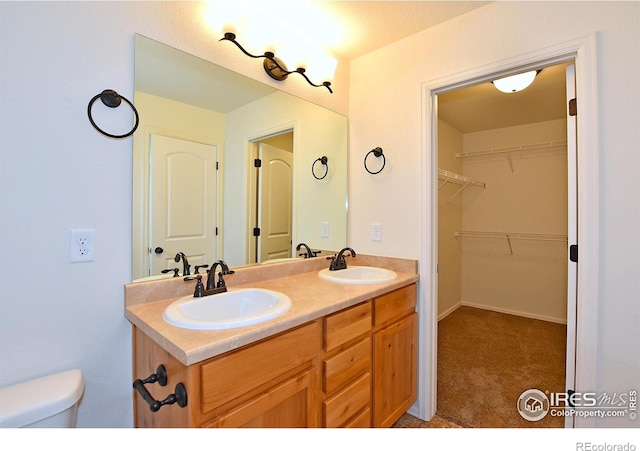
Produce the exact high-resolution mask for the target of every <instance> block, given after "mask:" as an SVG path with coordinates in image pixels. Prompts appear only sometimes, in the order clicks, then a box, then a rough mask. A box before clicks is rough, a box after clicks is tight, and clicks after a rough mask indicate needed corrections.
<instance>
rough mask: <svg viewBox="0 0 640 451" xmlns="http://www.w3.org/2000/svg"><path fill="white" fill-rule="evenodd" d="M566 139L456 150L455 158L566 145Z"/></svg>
mask: <svg viewBox="0 0 640 451" xmlns="http://www.w3.org/2000/svg"><path fill="white" fill-rule="evenodd" d="M566 145H567V141H549V142H543V143H537V144H525V145H522V146H512V147H498V148H495V149H486V150H478V151H472V152H456V158H467V157H479V156H483V155H497V154H502V153H511V152H521V151H524V150H538V149H551V148H553V147H562V146H564V147H566Z"/></svg>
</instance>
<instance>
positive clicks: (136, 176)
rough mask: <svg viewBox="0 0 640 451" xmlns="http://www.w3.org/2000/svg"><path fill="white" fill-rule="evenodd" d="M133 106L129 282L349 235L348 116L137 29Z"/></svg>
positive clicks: (341, 240)
mask: <svg viewBox="0 0 640 451" xmlns="http://www.w3.org/2000/svg"><path fill="white" fill-rule="evenodd" d="M134 104H135V105H136V108H137V109H138V112H139V114H140V125H139V127H138V130H137V132H136V133H135V134H134V137H133V256H132V260H133V264H132V268H133V274H132V280H134V281H135V280H138V279H142V278H148V277H156V276H159V275H160V271H161V270H162V269H169V268H176V267H177V268H180V274H182V262H174V258H173V257H174V256H175V254H176V253H177V252H183V253H185V254H186V255H188V256H189V263H190V264H191V267H192V268H191V272H192V273H193V272H194V267H195V265H201V264H211V263H212V262H213V261H214V260H215V259H224V260H225V261H226V262H227V263H228V264H229V265H230V266H240V265H247V264H255V263H261V262H265V261H267V260H268V261H270V262H272V261H282V259H286V258H291V257H293V256H296V255H297V254H298V253H297V252H296V251H295V247H296V244H297V243H299V242H304V243H306V244H308V245H309V246H310V247H311V248H312V249H323V250H329V251H332V250H339V249H341V248H342V247H344V246H345V245H346V235H347V118H346V117H345V116H343V115H341V114H338V113H336V112H333V111H330V110H328V109H326V108H323V107H320V106H318V105H315V104H313V103H311V102H308V101H305V100H302V99H300V98H298V97H295V96H293V95H291V94H288V93H285V92H283V91H280V90H278V89H277V88H274V87H272V86H269V85H266V84H264V83H260V82H258V81H256V80H253V79H250V78H248V77H245V76H243V75H240V74H238V73H235V72H233V71H231V70H228V69H226V68H223V67H221V66H218V65H216V64H214V63H211V62H209V61H205V60H203V59H201V58H197V57H195V56H193V55H190V54H188V53H186V52H183V51H181V50H178V49H176V48H173V47H170V46H167V45H165V44H162V43H160V42H158V41H155V40H152V39H149V38H147V37H145V36H142V35H136V38H135V93H134ZM272 148H275V149H276V151H273V149H272ZM321 157H326V162H327V165H328V166H327V167H326V168H325V167H323V166H321V165H322V163H318V162H316V160H318V159H319V158H321ZM256 159H261V161H262V163H261V164H257V163H256V162H255V160H256ZM314 164H315V168H314V169H315V171H316V172H318V171H322V174H324V173H325V170H326V171H327V175H326V177H324V178H322V179H318V178H316V177H314V175H313V174H314V173H313V172H312V168H313V167H314ZM256 166H260V167H259V168H257V167H256ZM278 212H280V213H278ZM258 228H259V229H260V232H259V236H257V237H256V236H254V235H256V234H258V232H257V229H258ZM268 238H274V239H273V240H271V242H272V244H271V245H268V244H266V243H268V242H269V240H268ZM274 243H275V244H274ZM278 243H279V244H278ZM269 246H271V247H269ZM201 272H203V270H201Z"/></svg>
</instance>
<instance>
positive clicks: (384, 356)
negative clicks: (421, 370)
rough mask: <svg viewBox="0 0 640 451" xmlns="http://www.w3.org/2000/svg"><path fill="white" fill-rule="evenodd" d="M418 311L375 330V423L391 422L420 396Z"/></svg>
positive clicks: (385, 425)
mask: <svg viewBox="0 0 640 451" xmlns="http://www.w3.org/2000/svg"><path fill="white" fill-rule="evenodd" d="M416 316H417V313H415V312H414V313H412V314H411V315H410V316H407V317H406V318H404V319H402V320H400V321H398V322H396V323H393V324H391V325H390V326H387V327H385V328H384V329H382V330H380V331H379V332H376V333H375V334H374V339H373V340H374V354H373V359H374V391H373V392H374V405H373V410H374V426H375V427H389V426H391V425H392V424H393V423H394V422H395V421H396V420H398V418H400V416H402V414H403V413H404V412H406V411H407V410H408V409H409V407H411V405H412V404H413V403H414V402H415V400H416V396H417V388H416V377H417V375H416V370H417V346H416V340H417V328H416V326H417V321H416Z"/></svg>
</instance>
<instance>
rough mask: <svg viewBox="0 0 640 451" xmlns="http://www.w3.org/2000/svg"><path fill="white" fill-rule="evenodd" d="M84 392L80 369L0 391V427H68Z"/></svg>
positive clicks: (71, 423)
mask: <svg viewBox="0 0 640 451" xmlns="http://www.w3.org/2000/svg"><path fill="white" fill-rule="evenodd" d="M83 392H84V380H83V378H82V373H81V372H80V370H69V371H64V372H62V373H56V374H52V375H50V376H45V377H41V378H38V379H33V380H30V381H27V382H22V383H19V384H15V385H10V386H8V387H4V388H0V428H72V427H75V426H76V417H77V413H78V401H80V397H81V396H82V393H83Z"/></svg>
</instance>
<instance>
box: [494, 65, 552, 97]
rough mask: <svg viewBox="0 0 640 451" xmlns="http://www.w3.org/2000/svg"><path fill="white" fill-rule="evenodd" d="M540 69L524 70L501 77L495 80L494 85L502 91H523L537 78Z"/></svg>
mask: <svg viewBox="0 0 640 451" xmlns="http://www.w3.org/2000/svg"><path fill="white" fill-rule="evenodd" d="M539 72H540V71H539V70H538V71H536V70H532V71H529V72H524V73H522V74H517V75H511V76H509V77H504V78H500V79H498V80H493V81H492V83H493V85H494V86H495V87H496V88H497V89H498V90H499V91H502V92H506V93H512V92H518V91H522V90H523V89H525V88H527V87H528V86H529V85H530V84H531V83H533V80H534V79H535V78H536V75H538V73H539Z"/></svg>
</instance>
